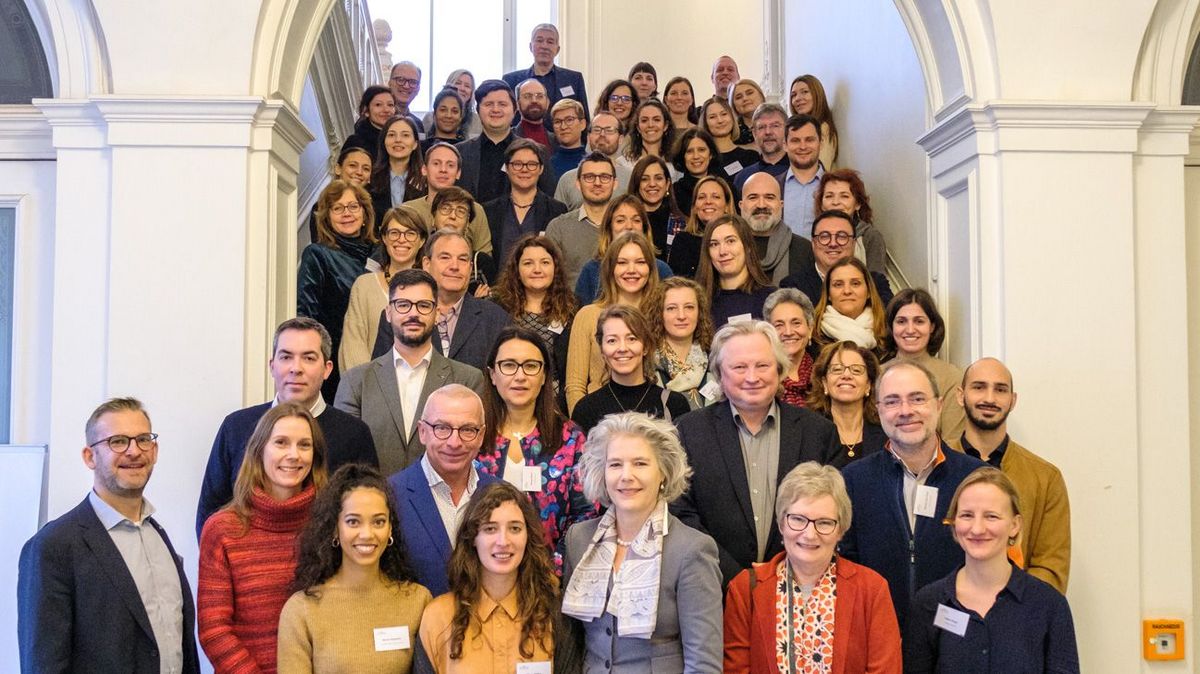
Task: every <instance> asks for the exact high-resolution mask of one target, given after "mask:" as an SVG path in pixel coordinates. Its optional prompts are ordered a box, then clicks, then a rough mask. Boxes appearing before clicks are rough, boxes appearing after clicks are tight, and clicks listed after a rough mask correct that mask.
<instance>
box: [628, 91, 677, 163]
mask: <svg viewBox="0 0 1200 674" xmlns="http://www.w3.org/2000/svg"><path fill="white" fill-rule="evenodd" d="M646 108H655V109H657V110H658V111H659V113H661V114H662V116H663V135H662V141H661V143H660V144H659V153H660V154H661V155H662V156H663V157H665V158H668V159H669V158H670V157H671V152H673V151H674V149H675V122H674V121H672V120H671V111H670V110H668V109H667V105H666V104H665V103H663V102H662V101H660V100H658V99H657V98H647V99H646V100H644V101H642V102H641V103H640V104H638V106H637V109H636V110H634V111H633V114H632V115H630V117H629V147H627V148H625V158H626V159H629V160H631V161H634V162H636V161H637V160H638V159H641V158H642V157H643V156H644V155H645V154H646V146H645V144H644V141H643V140H642V131H641V129H639V128H638V120H639V119H640V118H641V116H642V111H643V110H645V109H646Z"/></svg>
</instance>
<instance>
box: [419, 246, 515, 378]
mask: <svg viewBox="0 0 1200 674" xmlns="http://www.w3.org/2000/svg"><path fill="white" fill-rule="evenodd" d="M423 263H424V266H425V271H427V272H429V273H430V274H431V275H433V279H434V281H436V282H437V313H436V314H435V317H436V320H435V323H436V327H437V333H436V334H435V335H434V348H435V349H437V350H438V353H441V354H442V355H444V356H446V357H447V358H450V359H451V360H456V361H458V362H460V363H466V364H467V365H470V366H471V367H474V368H476V369H478V370H480V371H482V370H483V369H484V368H485V367H487V363H486V362H485V361H487V356H488V351H490V350H491V348H492V343H493V342H495V341H496V335H498V334H500V330H502V329H503V328H504V326H506V325H508V324H509V322H510V320H511V319H510V317H509V315H508V312H506V311H505V310H503V309H501V308H500V305H498V304H496V303H495V302H493V301H491V300H487V299H479V298H478V297H474V296H472V295H471V294H470V293H468V292H467V287H468V285H469V284H470V280H471V245H470V244H469V243H468V242H467V240H466V238H464V237H463V235H462V234H460V233H458V232H456V231H453V230H447V229H443V230H440V231H437V232H434V233H433V235H432V236H430V237H429V241H428V242H427V243H426V244H425V256H424V259H423Z"/></svg>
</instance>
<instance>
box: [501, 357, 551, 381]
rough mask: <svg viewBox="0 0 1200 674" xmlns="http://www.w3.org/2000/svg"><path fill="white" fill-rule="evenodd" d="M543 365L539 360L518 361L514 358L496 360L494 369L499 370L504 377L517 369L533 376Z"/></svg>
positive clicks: (512, 373) (514, 372)
mask: <svg viewBox="0 0 1200 674" xmlns="http://www.w3.org/2000/svg"><path fill="white" fill-rule="evenodd" d="M543 365H544V363H542V361H540V360H522V361H520V362H518V361H515V360H498V361H496V369H497V370H500V374H502V375H504V376H506V377H511V376H513V375H514V374H516V373H517V370H518V369H520V370H521V371H522V372H524V373H525V374H527V375H529V376H530V377H534V376H536V375H537V374H538V373H539V372H541V371H542V367H543Z"/></svg>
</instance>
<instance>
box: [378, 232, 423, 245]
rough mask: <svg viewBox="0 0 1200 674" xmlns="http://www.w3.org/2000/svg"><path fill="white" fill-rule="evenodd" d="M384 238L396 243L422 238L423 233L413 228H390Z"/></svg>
mask: <svg viewBox="0 0 1200 674" xmlns="http://www.w3.org/2000/svg"><path fill="white" fill-rule="evenodd" d="M383 238H384V239H386V240H388V241H390V242H392V243H395V242H397V241H408V242H412V241H416V240H417V239H419V238H421V235H420V234H417V233H416V232H414V231H412V230H411V229H389V230H388V231H386V232H384V233H383Z"/></svg>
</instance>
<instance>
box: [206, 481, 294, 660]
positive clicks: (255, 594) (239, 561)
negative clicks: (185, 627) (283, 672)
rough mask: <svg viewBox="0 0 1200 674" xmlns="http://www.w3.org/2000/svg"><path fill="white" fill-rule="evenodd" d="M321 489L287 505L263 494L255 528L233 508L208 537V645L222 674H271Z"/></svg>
mask: <svg viewBox="0 0 1200 674" xmlns="http://www.w3.org/2000/svg"><path fill="white" fill-rule="evenodd" d="M315 493H316V492H315V490H314V489H313V487H312V485H309V486H308V487H307V488H305V489H304V491H302V492H300V493H299V494H297V495H296V496H293V497H292V498H290V499H288V500H286V501H276V500H274V499H272V498H271V497H270V496H267V495H266V494H265V493H263V492H262V491H260V490H258V489H255V490H254V494H253V495H252V497H251V503H252V511H251V516H250V527H249V529H246V528H244V526H243V524H242V521H241V520H240V519H239V518H238V516H237V514H236V513H234V512H233V510H231V509H230V508H228V507H226V508H224V509H222V510H221V511H219V512H217V513H216V514H215V515H213V516H212V517H210V518H209V520H208V522H206V523H205V525H204V531H203V532H202V533H201V535H200V584H199V586H198V589H197V600H196V612H197V618H198V619H197V623H198V625H199V632H200V645H201V646H202V647H203V648H204V652H205V653H206V654H207V655H208V659H209V660H210V661H211V662H212V664H213V668H214V670H215V671H216V672H218V673H219V674H225V673H227V672H236V673H237V674H250V673H255V674H257V673H260V672H261V673H264V674H266V673H271V674H273V673H274V672H275V671H276V668H275V641H276V635H277V633H278V628H279V613H280V611H282V610H283V605H284V603H285V602H287V599H288V597H289V596H290V593H289V592H288V585H289V584H290V583H291V581H292V576H293V575H294V573H295V570H296V541H297V538H298V537H299V535H300V529H301V528H302V527H303V526H304V523H305V522H306V521H307V520H308V514H309V510H310V509H311V507H312V502H313V496H314V495H315Z"/></svg>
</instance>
